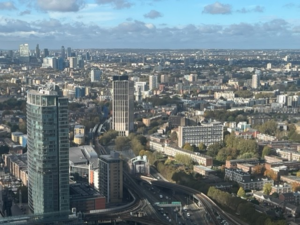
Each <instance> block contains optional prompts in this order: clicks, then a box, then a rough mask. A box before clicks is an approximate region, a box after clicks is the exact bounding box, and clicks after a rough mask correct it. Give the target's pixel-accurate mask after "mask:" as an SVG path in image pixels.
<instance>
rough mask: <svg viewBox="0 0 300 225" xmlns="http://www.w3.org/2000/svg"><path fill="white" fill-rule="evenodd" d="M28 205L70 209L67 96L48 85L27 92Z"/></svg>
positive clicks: (35, 209) (37, 208) (38, 210)
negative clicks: (60, 95)
mask: <svg viewBox="0 0 300 225" xmlns="http://www.w3.org/2000/svg"><path fill="white" fill-rule="evenodd" d="M26 110H27V135H28V142H27V148H28V152H27V154H28V206H29V208H30V210H31V211H32V212H33V213H35V214H37V213H38V214H39V213H48V212H55V211H60V212H68V211H69V127H68V99H67V98H64V97H59V95H58V93H57V91H55V86H54V85H53V84H52V85H50V84H49V85H47V86H46V87H43V88H40V89H39V90H38V91H36V90H30V91H29V92H28V94H27V107H26Z"/></svg>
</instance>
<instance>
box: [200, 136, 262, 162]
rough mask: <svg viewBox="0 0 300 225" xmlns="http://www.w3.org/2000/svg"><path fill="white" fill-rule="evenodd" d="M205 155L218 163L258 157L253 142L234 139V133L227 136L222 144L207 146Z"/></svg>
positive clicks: (256, 147)
mask: <svg viewBox="0 0 300 225" xmlns="http://www.w3.org/2000/svg"><path fill="white" fill-rule="evenodd" d="M206 154H207V155H209V156H211V157H213V158H215V159H216V160H217V161H220V162H225V161H226V160H230V159H236V158H240V159H245V158H253V157H258V156H259V152H258V145H257V143H256V141H255V140H252V139H243V138H240V137H236V136H235V134H234V133H231V134H230V135H227V136H226V137H225V140H224V142H216V143H214V144H211V145H210V146H208V148H207V153H206Z"/></svg>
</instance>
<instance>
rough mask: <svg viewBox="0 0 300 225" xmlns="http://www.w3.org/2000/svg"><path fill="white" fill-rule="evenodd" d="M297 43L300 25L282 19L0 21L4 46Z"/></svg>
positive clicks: (287, 45)
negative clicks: (176, 22)
mask: <svg viewBox="0 0 300 225" xmlns="http://www.w3.org/2000/svg"><path fill="white" fill-rule="evenodd" d="M299 38H300V23H298V24H295V23H292V22H288V21H285V20H283V19H274V20H270V21H267V22H260V23H255V24H251V23H236V24H231V25H228V26H221V25H215V24H199V25H195V24H189V25H186V26H181V27H168V26H158V27H156V26H155V25H154V24H152V23H145V22H142V21H138V20H132V21H125V22H123V23H120V24H118V25H117V26H113V27H109V28H107V27H106V28H105V27H103V26H99V25H95V24H92V23H82V22H80V21H77V22H76V21H75V22H74V21H73V22H62V21H61V20H59V19H54V18H52V19H44V20H39V21H36V22H31V23H29V22H26V21H22V20H16V19H9V18H3V17H0V41H1V43H2V45H3V46H5V47H9V46H12V43H18V44H19V43H20V42H24V41H26V42H28V43H29V44H30V45H32V46H35V45H36V44H37V43H39V44H40V45H44V46H45V47H48V48H58V47H59V46H61V45H66V44H67V45H68V46H74V47H76V48H292V47H294V48H295V47H297V46H298V45H299ZM286 40H289V41H288V42H287V41H286ZM18 44H15V45H14V47H16V46H17V45H18Z"/></svg>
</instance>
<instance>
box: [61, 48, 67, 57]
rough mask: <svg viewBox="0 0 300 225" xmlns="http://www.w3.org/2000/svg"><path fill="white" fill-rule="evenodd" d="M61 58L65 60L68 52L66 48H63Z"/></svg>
mask: <svg viewBox="0 0 300 225" xmlns="http://www.w3.org/2000/svg"><path fill="white" fill-rule="evenodd" d="M61 58H63V59H65V58H66V50H65V47H64V46H61Z"/></svg>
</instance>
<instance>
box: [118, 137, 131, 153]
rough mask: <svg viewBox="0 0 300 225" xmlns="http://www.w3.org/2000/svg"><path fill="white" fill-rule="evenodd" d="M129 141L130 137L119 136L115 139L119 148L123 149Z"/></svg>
mask: <svg viewBox="0 0 300 225" xmlns="http://www.w3.org/2000/svg"><path fill="white" fill-rule="evenodd" d="M128 143H129V139H128V137H123V136H118V137H116V139H115V145H116V149H117V150H123V148H124V147H125V146H126V145H127V144H128Z"/></svg>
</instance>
